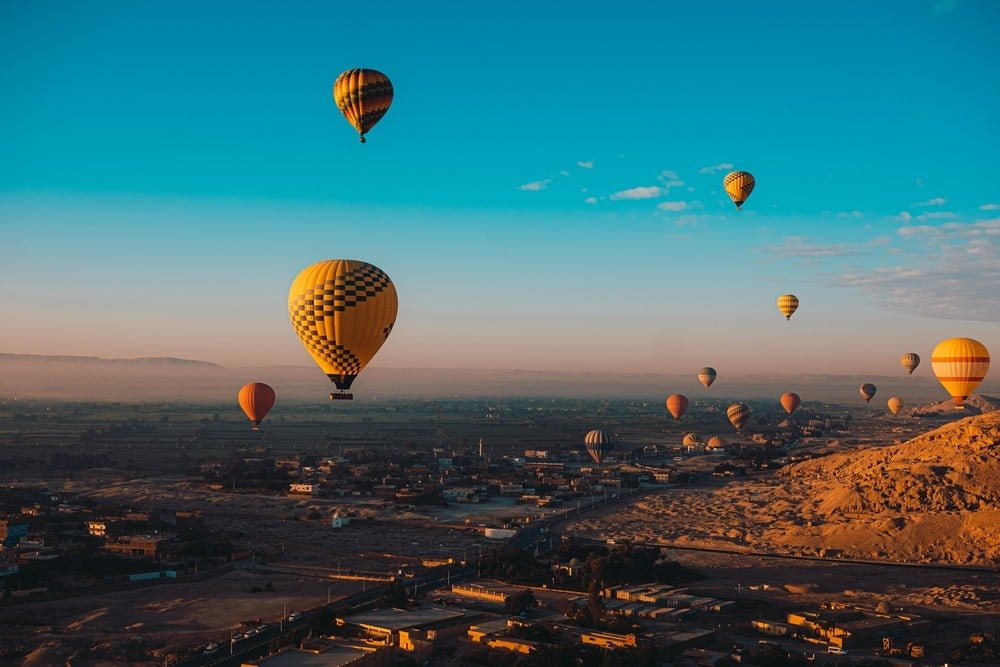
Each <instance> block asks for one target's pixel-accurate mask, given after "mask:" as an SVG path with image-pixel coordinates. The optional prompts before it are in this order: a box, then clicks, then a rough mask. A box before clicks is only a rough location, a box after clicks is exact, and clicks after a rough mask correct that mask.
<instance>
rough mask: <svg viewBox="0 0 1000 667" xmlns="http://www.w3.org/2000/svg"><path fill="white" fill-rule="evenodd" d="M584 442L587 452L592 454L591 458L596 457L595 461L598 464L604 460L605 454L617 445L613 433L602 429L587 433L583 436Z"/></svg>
mask: <svg viewBox="0 0 1000 667" xmlns="http://www.w3.org/2000/svg"><path fill="white" fill-rule="evenodd" d="M583 444H584V445H585V446H586V447H587V453H588V454H590V458H592V459H594V463H596V464H597V465H600V464H601V463H603V462H604V455H605V454H606V453H608V452H609V451H611V450H612V449H613V448H614V446H615V443H614V440H612V439H611V434H610V433H608V432H607V431H603V430H600V429H597V430H593V431H590V432H589V433H587V435H585V436H584V437H583Z"/></svg>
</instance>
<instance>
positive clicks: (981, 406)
mask: <svg viewBox="0 0 1000 667" xmlns="http://www.w3.org/2000/svg"><path fill="white" fill-rule="evenodd" d="M964 406H965V407H964V408H963V410H964V412H965V414H966V415H983V414H986V413H987V412H993V411H994V410H1000V398H994V397H993V396H982V395H979V394H973V395H972V396H969V397H968V398H967V399H965V403H964ZM904 413H906V414H910V415H912V416H914V417H932V416H946V417H954V416H955V415H956V414H962V411H960V410H958V409H956V408H955V404H954V403H953V402H952V400H951V399H950V398H949V399H947V400H944V401H940V402H938V403H931V404H930V405H920V406H915V407H913V408H912V409H910V410H904Z"/></svg>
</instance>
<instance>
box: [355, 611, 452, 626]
mask: <svg viewBox="0 0 1000 667" xmlns="http://www.w3.org/2000/svg"><path fill="white" fill-rule="evenodd" d="M462 616H465V613H464V612H460V611H452V610H450V609H441V608H437V607H431V608H429V609H414V610H412V611H407V610H405V609H382V610H380V611H371V612H368V613H366V614H355V615H353V616H348V617H346V618H344V620H345V621H346V622H348V623H353V624H355V625H367V626H371V627H376V628H383V629H386V630H406V629H407V628H417V627H420V626H422V625H428V624H430V623H437V622H438V621H445V620H448V619H456V618H461V617H462Z"/></svg>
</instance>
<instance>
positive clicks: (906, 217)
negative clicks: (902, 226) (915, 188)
mask: <svg viewBox="0 0 1000 667" xmlns="http://www.w3.org/2000/svg"><path fill="white" fill-rule="evenodd" d="M896 220H899V221H900V222H909V221H910V220H913V216H912V215H910V212H909V211H900V212H899V215H897V216H896Z"/></svg>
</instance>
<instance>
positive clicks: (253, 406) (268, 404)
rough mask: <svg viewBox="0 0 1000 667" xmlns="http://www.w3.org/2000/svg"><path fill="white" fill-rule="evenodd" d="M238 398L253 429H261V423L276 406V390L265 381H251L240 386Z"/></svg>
mask: <svg viewBox="0 0 1000 667" xmlns="http://www.w3.org/2000/svg"><path fill="white" fill-rule="evenodd" d="M237 399H238V400H239V403H240V407H241V408H243V413H244V414H245V415H246V416H247V419H249V420H250V423H251V424H253V430H255V431H259V430H260V423H261V422H262V421H264V417H266V416H267V413H268V412H270V411H271V408H272V407H274V390H273V389H271V388H270V387H269V386H267V385H266V384H264V383H263V382H251V383H250V384H245V385H243V387H241V388H240V393H239V396H238V397H237Z"/></svg>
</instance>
